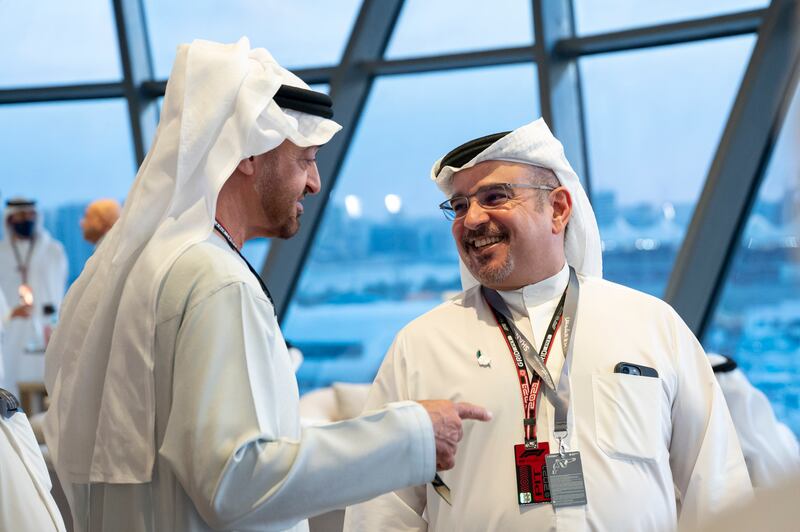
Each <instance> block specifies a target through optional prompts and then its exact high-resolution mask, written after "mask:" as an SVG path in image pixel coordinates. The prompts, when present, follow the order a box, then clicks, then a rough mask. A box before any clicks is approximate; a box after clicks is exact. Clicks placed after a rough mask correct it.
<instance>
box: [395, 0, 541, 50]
mask: <svg viewBox="0 0 800 532" xmlns="http://www.w3.org/2000/svg"><path fill="white" fill-rule="evenodd" d="M532 43H533V16H532V14H531V2H530V1H529V0H496V1H494V2H484V1H481V0H460V1H459V0H450V1H446V2H428V1H425V0H406V2H405V4H404V5H403V10H402V12H401V13H400V18H399V19H398V21H397V27H396V29H395V31H394V35H392V39H391V40H390V41H389V47H388V48H387V50H386V57H387V58H389V59H397V58H400V57H409V56H415V55H435V54H444V53H453V52H464V51H468V50H480V49H484V48H504V47H510V46H526V45H530V44H532Z"/></svg>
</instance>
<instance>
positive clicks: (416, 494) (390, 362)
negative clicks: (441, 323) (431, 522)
mask: <svg viewBox="0 0 800 532" xmlns="http://www.w3.org/2000/svg"><path fill="white" fill-rule="evenodd" d="M404 352H405V342H404V340H403V336H402V332H401V333H400V335H399V336H398V337H397V338H396V339H395V341H394V343H393V344H392V346H391V347H390V348H389V352H388V353H387V355H386V358H385V359H384V361H383V364H381V368H380V370H378V375H377V377H375V382H374V383H373V384H372V388H371V389H370V392H369V397H368V398H367V405H366V409H371V408H379V407H380V406H381V405H384V404H386V403H390V402H392V401H402V400H407V399H410V397H409V393H408V381H407V379H406V375H407V372H406V360H405V357H404ZM426 493H427V490H426V487H425V485H419V486H412V487H409V488H405V489H401V490H397V491H396V492H394V493H387V494H385V495H381V496H380V497H376V498H374V499H372V500H370V501H367V502H364V503H361V504H357V505H355V506H349V507H348V508H347V510H346V511H345V518H344V531H345V532H372V531H376V530H380V531H382V532H400V531H403V532H412V531H426V530H428V523H427V522H426V521H425V519H424V518H423V512H424V511H425V507H426V505H427V497H426Z"/></svg>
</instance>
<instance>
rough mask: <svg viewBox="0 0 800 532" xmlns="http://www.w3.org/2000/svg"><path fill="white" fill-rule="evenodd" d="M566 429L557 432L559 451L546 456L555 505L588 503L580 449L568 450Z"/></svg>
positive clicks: (558, 506) (557, 506)
mask: <svg viewBox="0 0 800 532" xmlns="http://www.w3.org/2000/svg"><path fill="white" fill-rule="evenodd" d="M566 435H567V433H566V431H563V432H556V438H558V453H553V454H548V455H547V456H546V457H545V462H546V464H547V468H546V469H547V476H548V479H549V484H550V493H551V494H552V497H553V506H554V507H556V508H560V507H563V506H582V505H584V504H586V485H585V483H584V481H583V464H582V463H581V453H580V451H572V452H567V450H566V448H565V447H564V438H565V437H566Z"/></svg>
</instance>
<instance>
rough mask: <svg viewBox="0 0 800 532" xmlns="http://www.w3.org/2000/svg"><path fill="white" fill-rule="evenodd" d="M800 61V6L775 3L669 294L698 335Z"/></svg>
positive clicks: (793, 0)
mask: <svg viewBox="0 0 800 532" xmlns="http://www.w3.org/2000/svg"><path fill="white" fill-rule="evenodd" d="M799 60H800V2H798V1H797V0H773V1H772V4H771V5H770V7H769V8H768V10H767V13H766V15H765V18H764V22H763V24H762V25H761V28H760V29H759V32H758V41H757V42H756V46H755V49H754V50H753V55H752V56H751V58H750V63H749V65H748V67H747V71H746V73H745V75H744V79H743V81H742V85H741V88H740V90H739V94H738V96H737V97H736V102H735V103H734V106H733V110H732V111H731V115H730V118H729V120H728V124H727V126H726V127H725V132H724V133H723V135H722V139H721V140H720V144H719V147H718V148H717V154H716V156H715V157H714V162H713V164H712V166H711V169H710V170H709V174H708V179H707V180H706V184H705V187H704V188H703V192H702V194H701V196H700V200H699V201H698V204H697V207H696V209H695V212H694V216H693V218H692V222H691V224H690V225H689V229H688V231H687V234H686V239H685V240H684V243H683V246H682V247H681V250H680V253H679V254H678V258H677V260H676V262H675V267H674V269H673V272H672V276H671V277H670V280H669V285H668V286H667V291H666V294H665V299H666V300H667V301H669V302H670V303H671V304H672V305H673V306H674V307H675V309H676V310H677V311H678V313H679V314H680V315H681V316H682V317H683V319H684V320H685V321H686V323H687V324H688V325H689V327H690V328H691V329H692V330H693V331H694V332H695V334H696V335H697V336H698V337H702V335H703V332H704V331H705V328H706V326H707V325H708V323H709V321H710V319H711V317H712V313H713V310H714V306H715V304H716V300H717V299H718V296H719V293H720V291H721V288H722V286H723V285H724V282H725V278H726V273H727V270H728V267H729V265H730V263H731V260H732V257H733V255H734V252H735V249H736V244H737V243H738V240H739V235H740V234H741V231H742V228H743V227H744V225H745V223H746V222H747V217H748V214H749V210H750V207H751V206H752V204H753V203H754V201H755V198H756V195H757V194H758V190H759V185H760V184H761V181H762V178H763V175H764V171H765V168H766V166H767V163H768V161H769V158H770V154H771V153H772V148H773V147H774V144H775V140H776V138H777V136H778V133H779V131H780V128H781V125H782V123H783V119H784V117H785V115H786V111H787V107H788V102H789V100H790V98H791V96H792V93H793V90H794V86H795V80H796V77H797V68H798V61H799Z"/></svg>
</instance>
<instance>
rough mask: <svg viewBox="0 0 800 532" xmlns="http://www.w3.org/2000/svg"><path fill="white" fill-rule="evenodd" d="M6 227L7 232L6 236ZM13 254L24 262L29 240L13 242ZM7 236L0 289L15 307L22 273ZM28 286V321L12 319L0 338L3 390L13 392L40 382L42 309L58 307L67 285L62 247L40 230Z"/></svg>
mask: <svg viewBox="0 0 800 532" xmlns="http://www.w3.org/2000/svg"><path fill="white" fill-rule="evenodd" d="M8 231H9V230H8V228H7V233H8ZM16 245H17V251H18V252H19V256H20V259H21V260H22V261H23V262H24V261H25V260H26V257H28V252H29V249H30V241H29V240H17V242H16ZM11 246H12V244H11V241H10V236H9V235H8V234H6V238H4V239H3V240H0V290H2V292H3V295H4V296H5V298H6V302H7V303H8V305H9V306H10V307H15V306H17V305H18V304H19V286H20V285H21V284H22V274H21V273H20V271H19V269H18V266H19V265H18V264H17V259H16V256H15V255H14V250H13V249H12V247H11ZM30 253H31V254H30V263H29V266H28V285H30V287H31V289H32V291H33V297H34V310H33V314H32V315H31V316H30V317H29V318H16V319H13V320H11V321H10V322H9V323H7V324H6V330H5V334H4V336H3V347H4V348H3V360H2V363H3V366H4V368H5V377H4V380H3V381H0V385H3V387H4V388H6V389H8V390H10V391H12V392H16V391H17V382H21V381H34V382H41V381H43V380H44V347H45V346H44V326H45V321H46V318H45V315H44V306H45V305H47V304H50V305H53V307H55V309H56V310H57V309H59V308H60V307H61V301H62V299H63V298H64V291H65V290H66V284H67V257H66V255H65V254H64V247H63V246H62V245H61V243H60V242H58V241H57V240H55V239H53V238H52V237H51V236H50V235H49V233H47V232H46V231H44V230H42V231H40V233H39V234H38V236H37V238H36V241H35V244H34V247H33V251H31V252H30Z"/></svg>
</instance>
